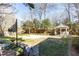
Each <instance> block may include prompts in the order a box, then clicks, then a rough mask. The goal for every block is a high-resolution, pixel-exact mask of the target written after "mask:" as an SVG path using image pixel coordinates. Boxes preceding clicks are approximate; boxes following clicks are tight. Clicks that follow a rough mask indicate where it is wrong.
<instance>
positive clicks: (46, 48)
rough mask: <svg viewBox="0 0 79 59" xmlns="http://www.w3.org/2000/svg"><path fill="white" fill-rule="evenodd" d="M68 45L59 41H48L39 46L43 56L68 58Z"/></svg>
mask: <svg viewBox="0 0 79 59" xmlns="http://www.w3.org/2000/svg"><path fill="white" fill-rule="evenodd" d="M67 50H68V48H67V43H66V42H64V41H63V40H59V39H56V38H55V39H52V38H51V39H47V40H46V41H44V42H42V43H40V44H39V52H40V53H39V55H41V56H67V55H68V53H67Z"/></svg>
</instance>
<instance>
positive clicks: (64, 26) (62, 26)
mask: <svg viewBox="0 0 79 59" xmlns="http://www.w3.org/2000/svg"><path fill="white" fill-rule="evenodd" d="M56 28H69V27H68V26H66V25H64V24H60V25H58V26H56V27H55V29H56Z"/></svg>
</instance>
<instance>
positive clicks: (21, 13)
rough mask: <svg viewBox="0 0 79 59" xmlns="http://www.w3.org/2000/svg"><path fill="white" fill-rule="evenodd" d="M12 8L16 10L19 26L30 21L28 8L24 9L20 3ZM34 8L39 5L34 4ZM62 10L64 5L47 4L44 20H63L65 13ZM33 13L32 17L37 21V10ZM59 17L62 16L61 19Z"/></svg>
mask: <svg viewBox="0 0 79 59" xmlns="http://www.w3.org/2000/svg"><path fill="white" fill-rule="evenodd" d="M13 6H14V7H15V8H16V11H17V13H16V14H15V15H16V18H17V19H18V23H19V24H21V22H22V21H25V20H28V19H30V10H29V7H28V6H26V7H25V6H24V5H23V4H22V3H16V4H14V5H13ZM35 6H36V8H38V7H39V4H35ZM64 10H65V7H64V4H48V6H47V9H46V18H49V19H50V20H53V19H55V18H57V17H58V18H59V19H58V20H61V19H64V18H65V17H66V13H65V11H64ZM33 13H34V14H35V15H33V17H34V18H37V19H39V17H38V12H37V9H36V10H34V12H33ZM64 13H65V14H64ZM74 14H75V13H74ZM61 15H62V16H63V17H62V18H61ZM42 18H43V16H42ZM71 18H73V17H71ZM53 21H54V20H53Z"/></svg>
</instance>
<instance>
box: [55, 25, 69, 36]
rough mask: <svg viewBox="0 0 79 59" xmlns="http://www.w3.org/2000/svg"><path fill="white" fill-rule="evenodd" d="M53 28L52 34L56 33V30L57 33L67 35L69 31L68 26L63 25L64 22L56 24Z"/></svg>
mask: <svg viewBox="0 0 79 59" xmlns="http://www.w3.org/2000/svg"><path fill="white" fill-rule="evenodd" d="M54 29H55V30H54V34H55V35H57V34H58V33H57V30H58V29H59V30H58V31H59V35H68V34H69V31H68V29H69V27H68V26H66V25H64V24H60V25H58V26H56V27H55V28H54Z"/></svg>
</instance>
